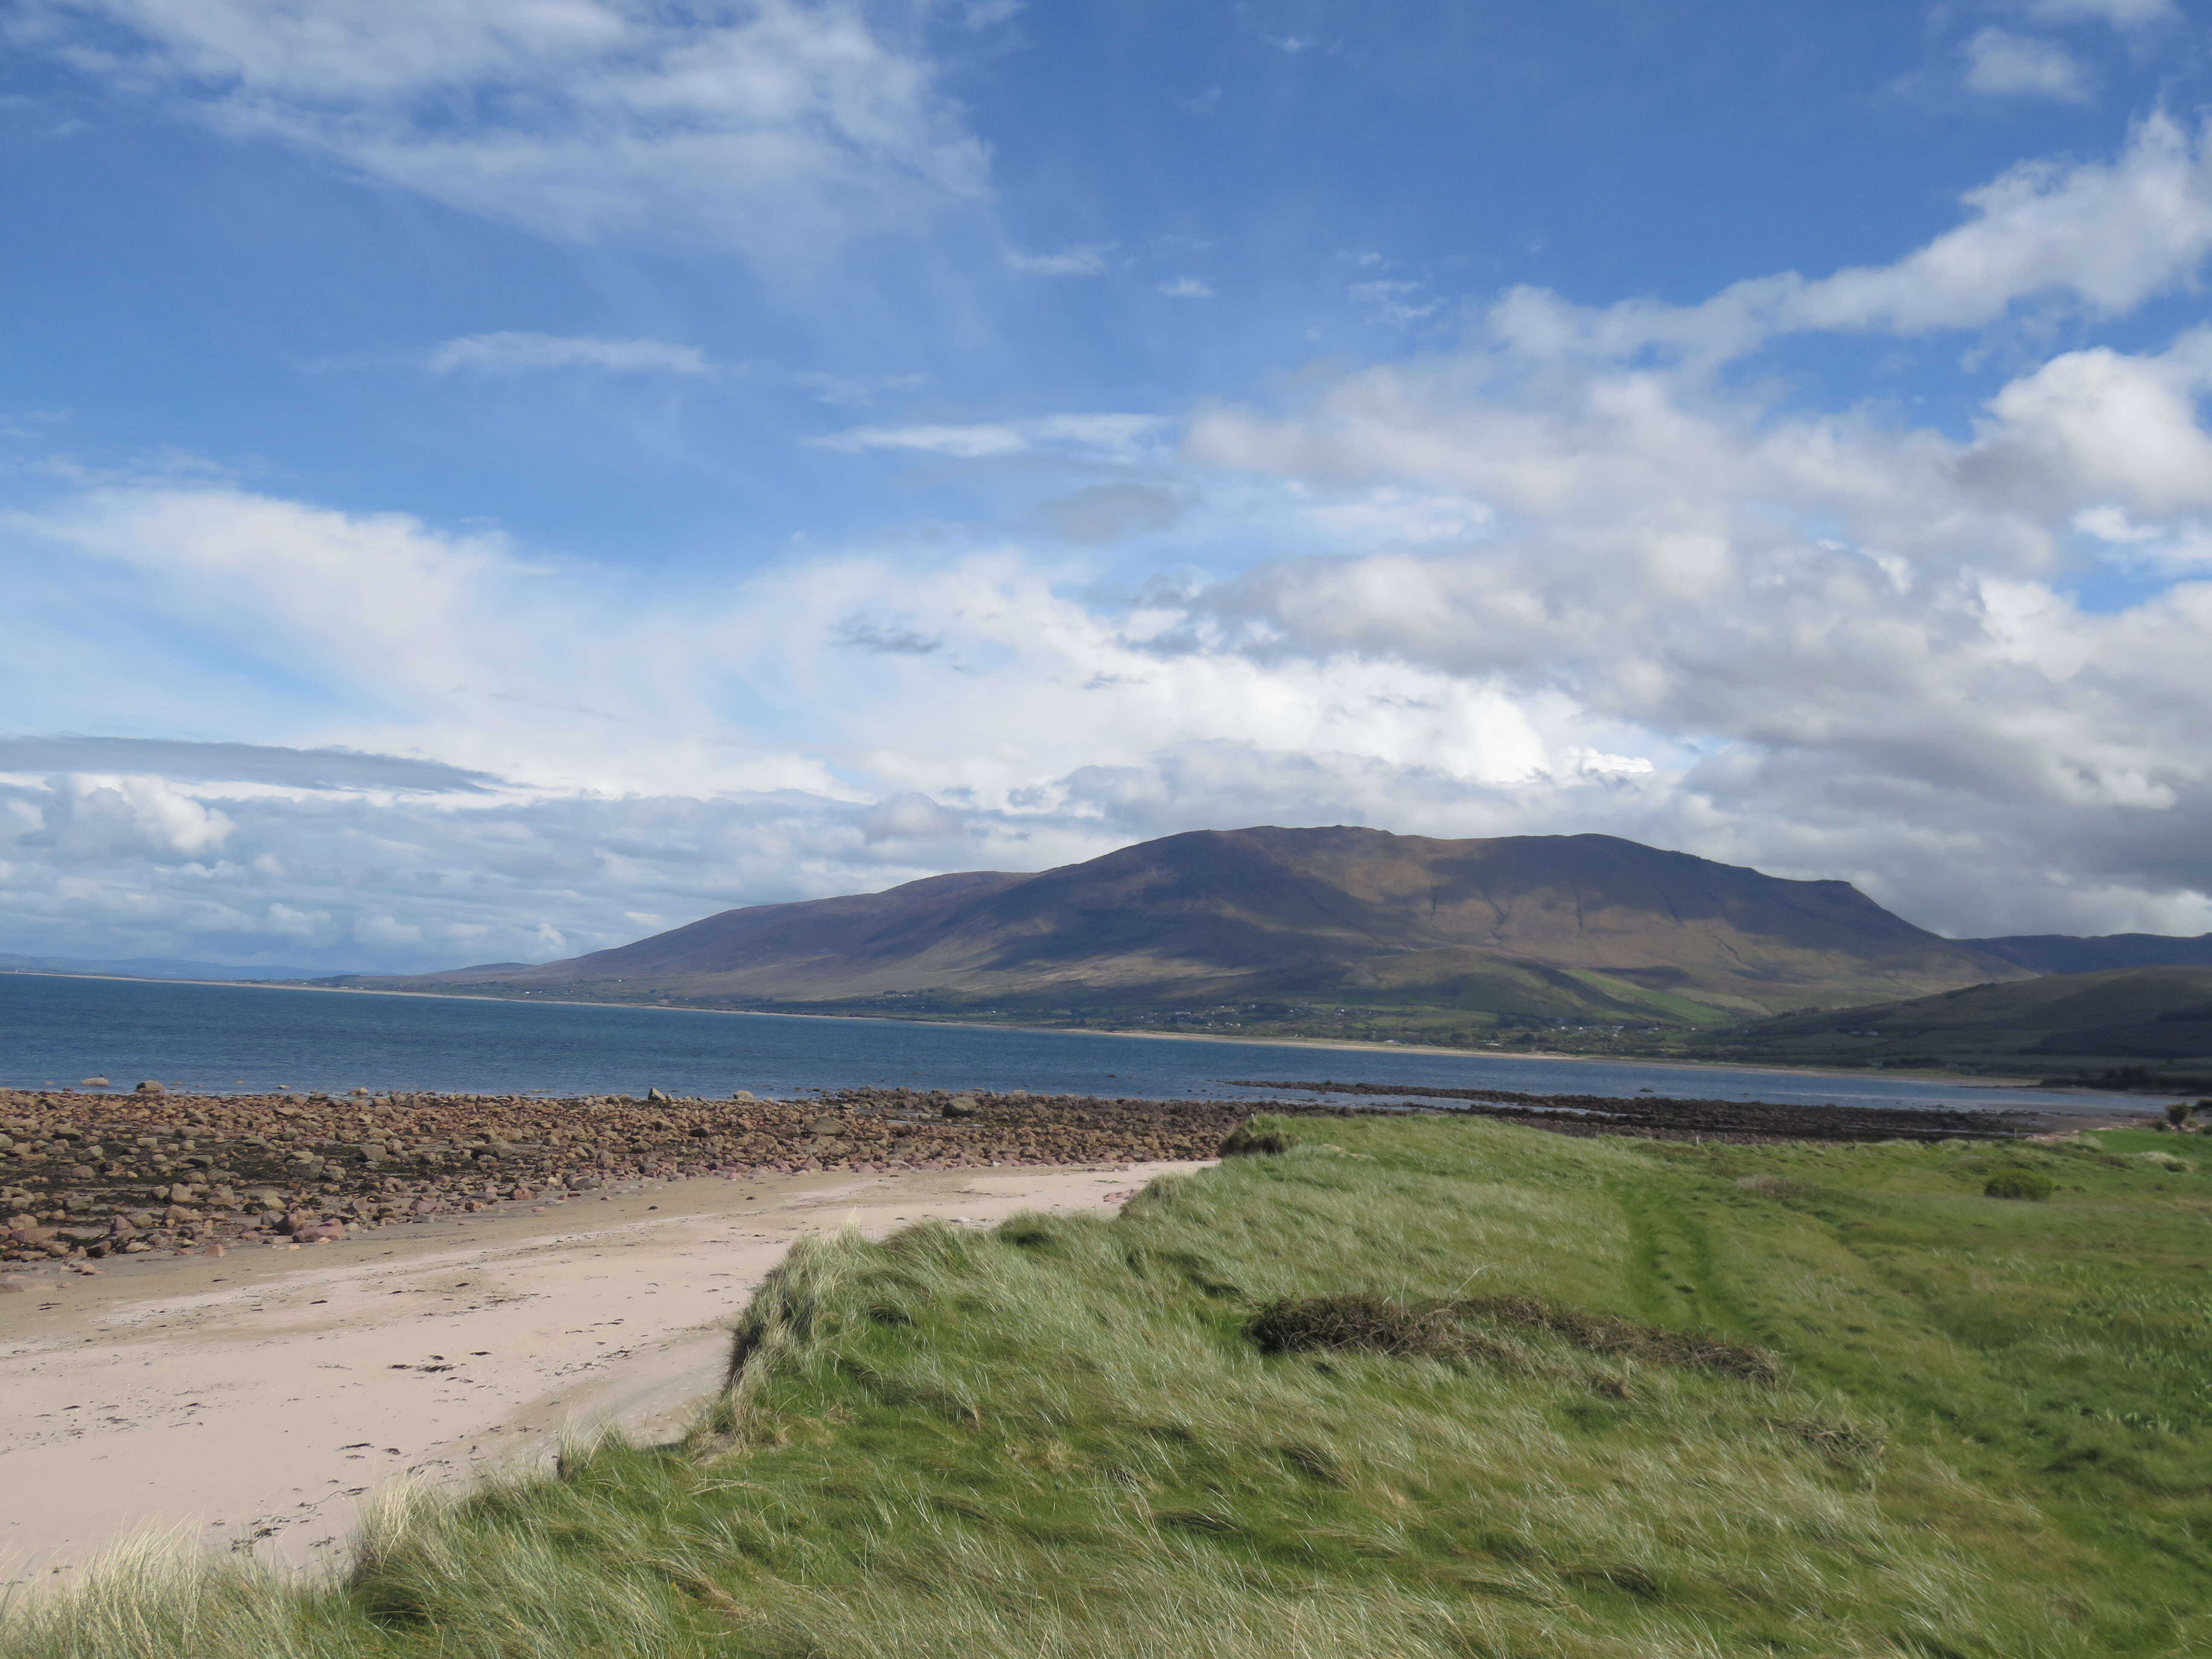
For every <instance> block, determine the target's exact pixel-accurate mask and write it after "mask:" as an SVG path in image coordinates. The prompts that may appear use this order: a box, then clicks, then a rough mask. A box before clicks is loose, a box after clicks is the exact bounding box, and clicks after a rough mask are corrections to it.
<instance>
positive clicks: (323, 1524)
mask: <svg viewBox="0 0 2212 1659" xmlns="http://www.w3.org/2000/svg"><path fill="white" fill-rule="evenodd" d="M1204 1167H1205V1165H1203V1164H1123V1165H1118V1166H1098V1165H1094V1166H1091V1167H1089V1168H1083V1169H1036V1168H1027V1169H1015V1168H1009V1169H1004V1170H942V1171H927V1172H913V1173H902V1174H891V1175H877V1176H859V1175H853V1174H850V1173H847V1172H830V1173H824V1174H818V1175H807V1176H778V1177H764V1178H761V1179H757V1180H748V1181H732V1180H727V1179H723V1178H719V1177H712V1176H708V1177H702V1178H698V1179H694V1180H688V1181H678V1182H654V1183H648V1184H646V1185H644V1186H642V1187H641V1188H636V1189H633V1190H625V1191H622V1192H617V1193H611V1194H605V1195H602V1194H591V1195H588V1196H586V1197H581V1198H577V1199H572V1200H568V1201H567V1202H564V1203H561V1204H557V1205H548V1206H543V1207H541V1208H538V1209H526V1208H523V1207H522V1206H517V1207H516V1208H515V1209H513V1210H512V1211H509V1212H486V1213H484V1214H482V1215H477V1216H471V1217H469V1218H465V1219H446V1220H441V1221H437V1222H431V1223H424V1224H418V1225H405V1226H398V1227H385V1228H377V1229H372V1230H369V1231H366V1232H364V1233H363V1234H362V1236H361V1237H358V1238H356V1239H351V1240H347V1241H345V1242H343V1243H328V1244H311V1245H307V1246H304V1247H301V1246H289V1247H278V1248H274V1249H272V1248H270V1247H267V1246H245V1247H240V1248H236V1249H232V1250H231V1251H230V1253H229V1254H228V1255H224V1256H222V1257H220V1258H210V1257H206V1256H193V1257H190V1258H185V1259H177V1258H173V1257H164V1258H159V1259H153V1258H137V1257H132V1258H123V1259H119V1260H115V1261H110V1262H107V1263H103V1264H101V1265H102V1267H103V1268H104V1269H105V1271H104V1272H102V1273H100V1275H98V1276H97V1277H83V1276H80V1275H77V1274H75V1273H65V1272H57V1271H44V1272H40V1273H28V1274H18V1275H16V1276H15V1280H14V1282H15V1283H17V1284H20V1285H23V1286H25V1287H26V1288H25V1291H24V1293H21V1294H8V1295H0V1492H5V1493H6V1495H7V1502H6V1503H5V1504H4V1505H0V1594H4V1592H5V1589H6V1588H7V1587H8V1586H10V1585H14V1586H20V1587H21V1588H23V1589H37V1588H46V1587H52V1586H54V1585H57V1584H64V1583H70V1582H73V1581H75V1580H76V1578H78V1577H80V1576H81V1575H82V1572H83V1571H84V1570H85V1568H86V1567H87V1566H88V1565H89V1564H91V1563H92V1562H94V1561H95V1560H96V1559H98V1558H99V1557H100V1555H101V1554H102V1553H105V1552H106V1551H108V1550H110V1549H112V1548H113V1547H116V1546H118V1544H121V1543H124V1542H126V1541H131V1540H133V1539H136V1538H138V1537H142V1536H144V1535H147V1534H155V1535H159V1536H161V1537H164V1538H167V1539H169V1540H172V1541H174V1542H175V1543H176V1544H177V1545H179V1547H187V1548H193V1547H197V1548H203V1549H210V1550H239V1551H248V1552H251V1553H252V1554H253V1555H254V1556H255V1557H256V1558H257V1559H261V1560H264V1561H268V1562H270V1563H272V1564H275V1565H279V1566H281V1567H283V1568H284V1569H286V1570H313V1569H315V1568H317V1567H319V1566H325V1567H327V1566H335V1565H342V1563H343V1559H344V1552H345V1547H346V1543H347V1540H348V1538H349V1534H351V1532H352V1530H353V1528H354V1526H355V1524H356V1521H357V1520H358V1518H359V1516H360V1514H361V1512H362V1507H363V1506H364V1504H367V1503H368V1502H369V1501H371V1500H372V1499H373V1498H374V1496H375V1495H376V1494H377V1493H378V1492H380V1491H381V1490H383V1489H385V1488H386V1487H388V1486H391V1485H392V1484H393V1483H395V1482H399V1481H413V1482H419V1483H423V1484H427V1485H429V1486H436V1487H443V1488H447V1489H454V1488H459V1487H462V1486H465V1485H467V1484H468V1482H470V1481H471V1480H473V1479H475V1478H477V1477H478V1476H480V1475H481V1474H484V1473H487V1472H489V1471H490V1470H492V1469H495V1468H510V1467H516V1466H520V1467H532V1466H541V1465H544V1464H546V1463H550V1461H551V1459H552V1456H553V1455H554V1453H555V1452H556V1449H558V1447H559V1445H560V1444H561V1443H562V1440H563V1439H564V1438H566V1437H571V1436H574V1435H576V1434H578V1433H580V1432H586V1431H590V1430H591V1429H592V1428H593V1427H594V1426H597V1425H610V1424H611V1425H615V1426H617V1427H619V1428H621V1429H622V1430H623V1431H626V1432H628V1433H629V1434H631V1435H633V1436H635V1437H640V1438H641V1439H644V1440H647V1441H651V1440H653V1439H656V1438H667V1437H672V1436H673V1435H674V1434H675V1433H677V1432H678V1431H680V1430H681V1429H682V1427H683V1426H684V1424H685V1423H687V1422H688V1421H689V1420H690V1416H691V1414H692V1413H694V1412H695V1411H696V1409H697V1407H698V1405H699V1403H700V1402H701V1401H702V1399H703V1398H704V1396H706V1395H708V1394H709V1393H710V1392H711V1391H712V1390H713V1389H714V1386H715V1384H716V1383H718V1382H719V1381H720V1376H721V1374H722V1368H723V1364H724V1362H725V1358H726V1353H727V1350H728V1337H727V1330H728V1327H729V1325H730V1323H731V1322H732V1320H733V1319H734V1317H735V1316H736V1315H737V1314H738V1311H739V1310H741V1309H742V1308H743V1306H744V1302H745V1299H746V1297H748V1296H750V1293H751V1291H752V1289H753V1287H754V1286H755V1285H757V1284H758V1283H759V1282H760V1279H761V1277H762V1276H763V1274H764V1273H767V1271H768V1270H769V1268H770V1267H773V1266H774V1265H775V1262H776V1261H778V1260H780V1259H781V1256H782V1255H783V1253H784V1251H785V1250H786V1249H787V1248H788V1246H789V1245H790V1243H791V1242H792V1241H793V1239H795V1238H797V1237H800V1236H801V1235H802V1234H805V1233H812V1232H822V1231H836V1229H837V1228H839V1227H842V1226H843V1225H847V1224H848V1222H849V1223H851V1224H853V1225H858V1226H859V1227H860V1229H861V1230H862V1231H864V1232H866V1234H868V1235H869V1236H871V1237H881V1236H882V1235H884V1234H885V1233H888V1232H890V1231H896V1229H897V1228H898V1227H900V1226H902V1225H905V1224H907V1223H908V1222H913V1221H919V1220H921V1219H923V1218H926V1217H939V1218H945V1219H949V1220H954V1221H959V1222H963V1223H966V1224H970V1225H987V1224H992V1223H995V1222H998V1221H1000V1220H1002V1219H1004V1218H1006V1217H1007V1216H1009V1215H1011V1214H1013V1213H1015V1212H1018V1211H1021V1210H1026V1209H1046V1210H1063V1211H1079V1210H1089V1211H1108V1210H1110V1209H1112V1208H1113V1207H1115V1206H1116V1205H1117V1204H1118V1203H1119V1201H1120V1200H1121V1198H1123V1197H1125V1196H1127V1194H1129V1193H1131V1192H1132V1191H1133V1190H1134V1189H1136V1188H1139V1187H1141V1186H1142V1185H1143V1184H1144V1182H1146V1181H1147V1180H1149V1179H1150V1178H1151V1177H1152V1176H1154V1175H1156V1174H1160V1173H1163V1172H1169V1171H1179V1170H1194V1169H1200V1168H1204Z"/></svg>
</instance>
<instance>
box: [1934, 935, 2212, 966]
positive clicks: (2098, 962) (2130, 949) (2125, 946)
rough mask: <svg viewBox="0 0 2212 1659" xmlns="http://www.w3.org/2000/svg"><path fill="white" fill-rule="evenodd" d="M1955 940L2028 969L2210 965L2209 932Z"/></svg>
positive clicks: (2211, 947)
mask: <svg viewBox="0 0 2212 1659" xmlns="http://www.w3.org/2000/svg"><path fill="white" fill-rule="evenodd" d="M1959 943H1960V944H1961V945H1966V946H1967V947H1969V948H1970V949H1972V950H1976V951H1981V952H1982V953H1983V954H1984V956H1992V957H2002V959H2003V960H2005V961H2007V962H2009V963H2012V964H2013V966H2014V967H2015V968H2025V969H2027V971H2028V972H2030V973H2031V974H2095V973H2102V972H2104V971H2105V970H2106V969H2110V968H2183V967H2197V968H2212V933H2200V934H2198V935H2197V937H2196V938H2195V939H2185V938H2182V937H2179V936H2177V935H2175V934H2172V933H2106V934H2103V935H2101V936H2100V937H2096V938H2092V939H2075V938H2073V937H2071V936H2070V935H2068V934H2065V933H2015V934H2013V935H2011V936H2010V937H2008V938H2005V939H1960V941H1959Z"/></svg>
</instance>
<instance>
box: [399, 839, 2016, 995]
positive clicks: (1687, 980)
mask: <svg viewBox="0 0 2212 1659" xmlns="http://www.w3.org/2000/svg"><path fill="white" fill-rule="evenodd" d="M2022 972H2023V970H2022V969H2017V968H2015V967H2013V966H2012V965H2011V964H2009V963H2005V962H2002V961H2000V960H1998V959H1997V958H1996V957H1989V956H1985V955H1983V954H1980V953H1978V952H1976V951H1971V950H1968V949H1966V948H1963V947H1961V946H1960V945H1956V944H1954V943H1953V942H1951V941H1949V940H1947V939H1939V938H1937V937H1936V935H1934V934H1932V933H1925V932H1923V931H1922V930H1921V929H1919V928H1917V927H1912V926H1911V924H1910V923H1908V922H1905V921H1901V920H1899V918H1898V917H1896V916H1893V915H1890V914H1889V912H1887V910H1884V909H1883V908H1881V906H1879V905H1877V904H1875V902H1873V901H1872V900H1870V899H1869V898H1867V897H1866V896H1864V895H1863V894H1862V893H1860V892H1858V891H1857V890H1856V889H1855V888H1853V887H1851V886H1850V884H1847V883H1844V882H1838V881H1784V880H1780V879H1778V878H1774V877H1771V876H1765V875H1762V874H1760V873H1759V872H1757V871H1755V870H1747V869H1742V868H1740V867H1737V866H1731V865H1723V864H1716V863H1713V862H1711V861H1710V860H1705V859H1699V858H1693V857H1692V856H1690V855H1689V854H1683V853H1668V852H1662V851H1659V850H1657V849H1656V848H1650V847H1644V846H1641V845H1639V844H1638V843H1637V842H1629V841H1622V840H1619V839H1617V838H1615V837H1613V836H1505V837H1500V838H1497V839H1492V840H1482V841H1437V840H1431V839H1429V838H1426V837H1423V836H1394V835H1389V834H1387V833H1385V832H1383V831H1382V830H1377V829H1349V828H1342V827H1339V828H1333V829H1273V828H1262V829H1237V830H1229V831H1212V830H1202V831H1196V832H1194V833H1191V834H1188V835H1181V836H1168V837H1166V838H1164V839H1163V840H1160V841H1154V842H1145V843H1143V844H1141V845H1139V846H1135V847H1129V848H1122V849H1121V850H1120V851H1118V852H1114V853H1109V854H1106V855H1105V856H1103V857H1102V858H1097V859H1092V860H1089V861H1087V862H1085V863H1083V864H1076V865H1069V866H1063V867H1062V868H1060V869H1056V870H1048V871H1044V872H1042V873H1039V874H1036V875H1016V874H1007V873H1004V872H970V873H967V874H961V875H948V876H937V877H933V878H929V879H927V880H924V881H918V882H911V883H908V884H906V885H904V886H902V887H896V888H893V889H891V890H889V891H888V892H883V893H872V894H865V895H858V896H851V897H845V898H834V899H819V900H813V901H809V902H801V903H794V904H774V905H758V906H752V907H749V908H743V909H737V910H728V911H725V912H723V913H722V914H720V915H714V916H708V917H707V918H706V919H704V920H703V921H696V922H693V923H691V924H690V926H688V927H678V928H676V929H674V930H672V931H671V932H669V933H660V934H656V935H654V936H653V937H652V938H650V939H641V940H639V941H637V942H636V943H635V944H632V945H623V946H620V947H618V948H616V949H613V950H607V951H594V952H592V954H591V955H589V956H585V957H575V958H574V959H572V960H569V961H567V962H557V963H546V964H544V966H542V967H538V968H534V969H528V970H525V971H517V970H515V969H513V968H511V967H507V966H505V965H498V966H494V967H488V968H479V969H458V970H455V971H454V972H452V973H449V974H443V975H433V976H430V979H429V981H428V982H432V983H445V984H449V985H468V984H474V985H480V986H487V987H488V986H490V985H494V984H498V985H508V986H513V987H518V988H524V989H528V988H534V987H556V986H575V987H582V986H600V987H617V986H618V987H623V989H624V990H625V992H626V993H643V992H646V991H650V992H653V993H657V994H662V995H666V996H669V997H671V998H683V999H685V1000H701V999H712V1000H744V1001H747V1002H750V1003H751V1004H754V1005H756V1006H769V1005H774V1004H785V1005H810V1006H813V1005H821V1004H824V1003H836V1002H848V1001H852V1000H867V999H881V998H887V997H897V996H908V997H911V996H926V997H930V998H933V999H938V1000H945V999H951V1000H955V1001H959V1000H965V1001H968V1002H971V1003H975V1004H978V1005H980V1004H981V1002H982V1001H986V1000H990V1001H996V1002H1000V1003H1005V1002H1009V1001H1011V1002H1014V1003H1027V1004H1031V1005H1042V1004H1045V1003H1055V1004H1058V1005H1060V1006H1067V1005H1070V1004H1076V1005H1080V1004H1083V1003H1086V1002H1089V1003H1093V1004H1096V1003H1098V1002H1101V1001H1119V1002H1123V1003H1130V1002H1145V1001H1158V1000H1200V999H1208V1000H1222V999H1230V998H1236V999H1253V998H1267V999H1305V998H1340V999H1344V1000H1358V1001H1362V1002H1366V1003H1375V1002H1378V1001H1379V1002H1397V1003H1419V1004H1421V1005H1423V1006H1448V1007H1458V1008H1468V1009H1483V1010H1490V1011H1493V1012H1525V1013H1530V1014H1540V1015H1545V1016H1552V1015H1560V1014H1583V1015H1588V1014H1590V1013H1593V1012H1595V1013H1606V1012H1613V1013H1634V1014H1638V1015H1641V1016H1644V1017H1649V1016H1650V1015H1652V1014H1653V1013H1655V1012H1669V1013H1674V1014H1678V1015H1679V1014H1682V1013H1685V1012H1688V1013H1692V1014H1694V1013H1695V1012H1696V1011H1697V1010H1698V1009H1699V1008H1702V1009H1704V1010H1705V1011H1706V1012H1707V1013H1708V1014H1709V1015H1710V1014H1711V1012H1714V1011H1718V1010H1732V1011H1739V1012H1767V1011H1771V1010H1773V1009H1777V1008H1781V1007H1787V1006H1802V1005H1803V1004H1806V1003H1814V1002H1817V1003H1823V1004H1827V1005H1830V1006H1833V1005H1836V1004H1838V1003H1844V1002H1865V1001H1869V1000H1878V999H1881V998H1888V997H1898V996H1910V995H1914V994H1920V993H1923V992H1926V991H1930V990H1937V989H1944V988H1948V987H1952V986H1957V985H1961V984H1968V983H1973V982H1977V981H1984V980H1990V979H2005V978H2015V977H2019V976H2020V975H2021V974H2022Z"/></svg>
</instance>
